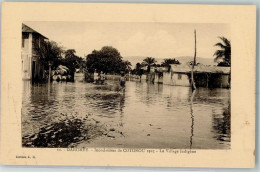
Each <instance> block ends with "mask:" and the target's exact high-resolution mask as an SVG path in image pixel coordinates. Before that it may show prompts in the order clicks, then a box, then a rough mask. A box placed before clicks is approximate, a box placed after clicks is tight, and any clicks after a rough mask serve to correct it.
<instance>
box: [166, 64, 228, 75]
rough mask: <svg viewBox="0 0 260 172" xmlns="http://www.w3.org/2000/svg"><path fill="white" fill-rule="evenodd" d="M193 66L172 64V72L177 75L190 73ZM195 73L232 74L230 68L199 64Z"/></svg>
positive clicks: (195, 67) (195, 68)
mask: <svg viewBox="0 0 260 172" xmlns="http://www.w3.org/2000/svg"><path fill="white" fill-rule="evenodd" d="M191 69H192V65H190V64H189V63H186V64H179V65H177V64H171V72H176V73H190V72H191ZM193 71H194V73H223V74H230V67H220V66H205V65H202V64H198V65H196V66H194V70H193Z"/></svg>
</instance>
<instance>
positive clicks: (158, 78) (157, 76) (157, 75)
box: [154, 73, 163, 83]
mask: <svg viewBox="0 0 260 172" xmlns="http://www.w3.org/2000/svg"><path fill="white" fill-rule="evenodd" d="M154 83H163V74H162V73H155V76H154Z"/></svg>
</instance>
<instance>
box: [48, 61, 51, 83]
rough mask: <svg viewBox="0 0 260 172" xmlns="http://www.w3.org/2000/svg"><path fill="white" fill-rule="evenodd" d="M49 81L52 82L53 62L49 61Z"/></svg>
mask: <svg viewBox="0 0 260 172" xmlns="http://www.w3.org/2000/svg"><path fill="white" fill-rule="evenodd" d="M48 82H49V83H50V82H51V62H49V78H48Z"/></svg>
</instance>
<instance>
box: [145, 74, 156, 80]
mask: <svg viewBox="0 0 260 172" xmlns="http://www.w3.org/2000/svg"><path fill="white" fill-rule="evenodd" d="M154 77H155V73H148V74H147V81H148V82H154Z"/></svg>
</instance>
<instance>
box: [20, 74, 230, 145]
mask: <svg viewBox="0 0 260 172" xmlns="http://www.w3.org/2000/svg"><path fill="white" fill-rule="evenodd" d="M23 90H24V91H23V104H22V136H23V140H22V142H23V146H26V147H125V148H181V149H184V148H185V149H190V148H191V149H229V148H230V140H231V138H230V110H229V109H230V90H229V89H220V88H218V89H207V88H198V89H197V90H196V91H195V92H194V93H193V94H192V92H191V89H190V88H189V87H180V86H168V85H162V84H152V83H146V82H134V81H127V82H126V86H125V89H121V88H120V86H119V81H113V80H106V84H105V85H95V84H92V83H86V82H84V81H81V80H77V79H76V81H75V82H73V83H71V82H70V83H69V82H68V83H66V82H63V83H61V82H59V83H58V82H52V83H49V84H48V83H45V84H31V83H30V82H28V81H27V82H26V81H24V88H23Z"/></svg>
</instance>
